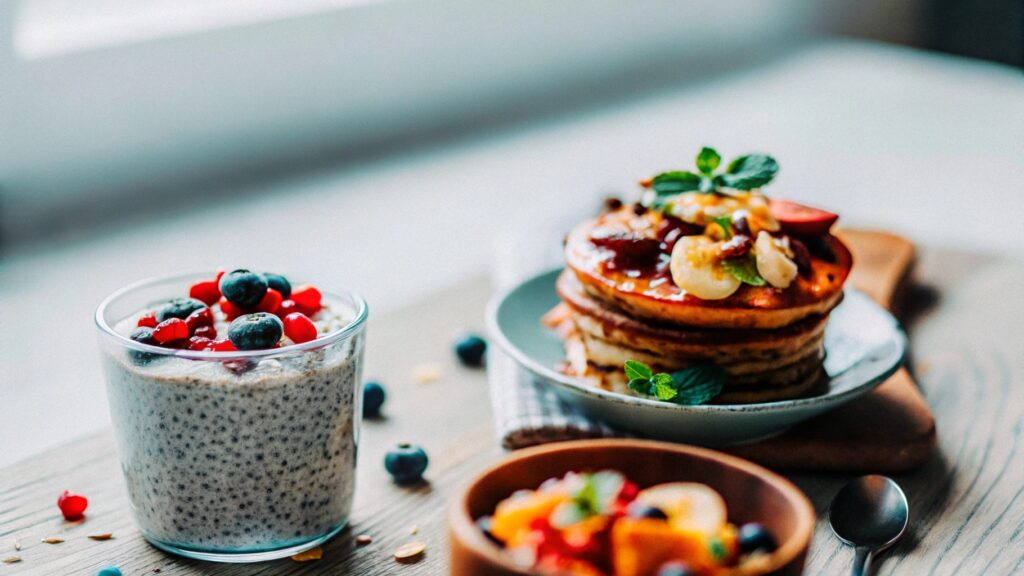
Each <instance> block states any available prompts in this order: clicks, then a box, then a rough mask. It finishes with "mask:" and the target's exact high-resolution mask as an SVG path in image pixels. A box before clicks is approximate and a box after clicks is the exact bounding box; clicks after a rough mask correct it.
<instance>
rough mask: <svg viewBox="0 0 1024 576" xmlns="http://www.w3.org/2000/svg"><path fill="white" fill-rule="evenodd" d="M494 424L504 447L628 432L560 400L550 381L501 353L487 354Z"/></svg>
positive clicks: (520, 446) (612, 436) (512, 447)
mask: <svg viewBox="0 0 1024 576" xmlns="http://www.w3.org/2000/svg"><path fill="white" fill-rule="evenodd" d="M487 377H488V381H489V384H490V387H491V406H492V413H493V414H494V425H495V429H496V431H497V433H498V437H499V438H501V445H502V447H504V448H505V449H507V450H515V449H517V448H525V447H527V446H534V445H537V444H545V443H548V442H560V441H562V440H580V439H584V438H624V437H628V436H629V435H628V434H625V433H623V432H619V431H618V430H615V429H613V428H610V427H609V426H607V425H606V424H604V423H602V422H599V421H596V420H591V419H589V418H587V417H586V416H584V415H583V413H582V412H580V411H579V409H577V408H575V407H573V406H571V405H569V404H567V403H565V402H563V401H562V400H561V399H560V398H559V397H558V395H557V394H555V391H554V390H553V389H552V386H553V385H551V384H546V383H544V382H541V381H540V380H539V379H538V378H537V377H535V376H534V375H532V374H531V373H530V372H528V371H527V370H525V369H524V368H522V367H520V366H519V365H518V364H516V363H515V361H514V360H512V359H511V358H509V357H508V356H506V355H505V354H503V353H501V352H499V351H497V350H492V351H490V352H489V353H488V356H487Z"/></svg>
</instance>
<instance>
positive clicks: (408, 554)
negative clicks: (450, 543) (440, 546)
mask: <svg viewBox="0 0 1024 576" xmlns="http://www.w3.org/2000/svg"><path fill="white" fill-rule="evenodd" d="M426 549H427V545H426V544H424V543H423V542H409V543H408V544H403V545H401V546H399V547H398V550H395V560H397V561H399V562H401V563H403V564H415V563H416V562H419V561H420V559H421V558H423V552H424V551H425V550H426Z"/></svg>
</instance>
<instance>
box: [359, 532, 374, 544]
mask: <svg viewBox="0 0 1024 576" xmlns="http://www.w3.org/2000/svg"><path fill="white" fill-rule="evenodd" d="M370 542H373V536H370V535H369V534H360V535H359V536H356V546H366V545H367V544H369V543H370Z"/></svg>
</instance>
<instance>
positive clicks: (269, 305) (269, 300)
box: [256, 288, 284, 314]
mask: <svg viewBox="0 0 1024 576" xmlns="http://www.w3.org/2000/svg"><path fill="white" fill-rule="evenodd" d="M283 301H284V298H282V297H281V293H280V292H278V291H277V290H274V289H273V288H267V293H266V294H264V295H263V299H262V300H260V303H259V304H257V305H256V309H257V310H259V311H260V312H269V313H271V314H274V313H276V312H277V309H278V308H280V307H281V302H283Z"/></svg>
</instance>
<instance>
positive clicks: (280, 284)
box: [263, 272, 292, 298]
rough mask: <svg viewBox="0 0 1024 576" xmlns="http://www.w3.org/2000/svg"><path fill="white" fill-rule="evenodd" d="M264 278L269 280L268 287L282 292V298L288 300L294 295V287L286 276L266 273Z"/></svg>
mask: <svg viewBox="0 0 1024 576" xmlns="http://www.w3.org/2000/svg"><path fill="white" fill-rule="evenodd" d="M263 277H264V278H266V280H267V286H268V287H270V288H273V289H274V290H277V291H278V292H280V293H281V297H282V298H287V297H289V296H291V295H292V285H291V283H290V282H288V279H287V278H285V277H284V276H281V275H280V274H272V273H270V272H264V273H263Z"/></svg>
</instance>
